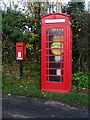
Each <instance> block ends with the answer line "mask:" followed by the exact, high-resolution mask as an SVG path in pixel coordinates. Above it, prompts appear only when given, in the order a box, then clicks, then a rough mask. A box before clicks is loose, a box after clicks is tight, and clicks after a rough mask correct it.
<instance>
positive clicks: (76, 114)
mask: <svg viewBox="0 0 90 120" xmlns="http://www.w3.org/2000/svg"><path fill="white" fill-rule="evenodd" d="M2 117H3V118H88V109H86V108H77V107H73V106H69V105H67V104H64V103H60V102H56V101H47V100H44V99H40V98H33V97H26V96H6V95H5V96H3V98H2Z"/></svg>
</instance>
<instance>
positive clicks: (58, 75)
mask: <svg viewBox="0 0 90 120" xmlns="http://www.w3.org/2000/svg"><path fill="white" fill-rule="evenodd" d="M71 21H72V20H71V18H70V16H69V15H67V14H61V13H52V14H48V15H46V16H43V17H42V26H41V90H48V91H59V92H69V91H70V86H71V76H72V47H71V46H72V30H71Z"/></svg>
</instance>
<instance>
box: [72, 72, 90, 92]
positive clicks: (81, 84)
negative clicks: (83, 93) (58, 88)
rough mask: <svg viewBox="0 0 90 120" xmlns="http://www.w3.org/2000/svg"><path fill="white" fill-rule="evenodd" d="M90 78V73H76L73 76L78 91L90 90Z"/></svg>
mask: <svg viewBox="0 0 90 120" xmlns="http://www.w3.org/2000/svg"><path fill="white" fill-rule="evenodd" d="M89 77H90V73H88V72H86V73H84V72H79V73H74V74H73V76H72V84H73V85H74V86H75V87H76V88H77V89H79V90H80V89H88V88H89V84H88V83H89V82H88V80H89Z"/></svg>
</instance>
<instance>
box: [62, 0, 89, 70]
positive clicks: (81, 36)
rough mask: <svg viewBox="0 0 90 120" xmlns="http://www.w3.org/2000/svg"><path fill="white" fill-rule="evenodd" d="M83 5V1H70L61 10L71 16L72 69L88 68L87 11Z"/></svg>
mask: <svg viewBox="0 0 90 120" xmlns="http://www.w3.org/2000/svg"><path fill="white" fill-rule="evenodd" d="M84 7H85V5H84V3H83V2H77V3H73V2H71V3H69V4H68V5H67V6H64V8H63V12H66V13H67V14H69V15H70V16H71V17H72V30H73V70H74V71H87V70H88V64H87V58H88V54H87V53H88V37H87V36H88V35H87V34H88V32H87V13H86V11H85V9H84Z"/></svg>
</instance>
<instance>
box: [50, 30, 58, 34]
mask: <svg viewBox="0 0 90 120" xmlns="http://www.w3.org/2000/svg"><path fill="white" fill-rule="evenodd" d="M49 34H60V29H50V31H49Z"/></svg>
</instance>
